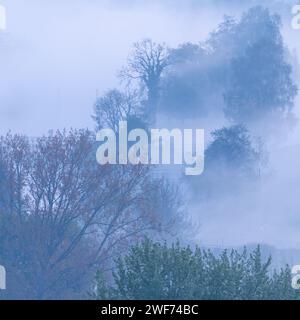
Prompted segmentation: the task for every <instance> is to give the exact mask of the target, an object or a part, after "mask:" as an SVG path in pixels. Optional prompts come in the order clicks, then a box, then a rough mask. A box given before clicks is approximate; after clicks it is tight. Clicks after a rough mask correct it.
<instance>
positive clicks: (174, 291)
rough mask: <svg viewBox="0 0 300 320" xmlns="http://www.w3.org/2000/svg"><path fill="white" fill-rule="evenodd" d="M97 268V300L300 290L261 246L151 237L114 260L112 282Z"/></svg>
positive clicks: (263, 295) (282, 294)
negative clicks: (211, 245) (214, 246)
mask: <svg viewBox="0 0 300 320" xmlns="http://www.w3.org/2000/svg"><path fill="white" fill-rule="evenodd" d="M105 279H106V277H105V275H104V274H103V273H102V272H101V271H99V272H98V274H97V277H96V289H95V290H94V291H93V292H92V293H91V297H92V298H94V299H101V300H106V299H133V300H139V299H140V300H148V299H154V300H155V299H156V300H160V299H167V300H168V299H170V300H176V299H178V300H180V299H184V300H185V299H195V300H292V299H299V298H300V293H299V292H298V291H297V290H294V289H293V288H292V286H291V281H292V275H291V269H290V267H289V266H286V267H285V268H282V269H280V270H279V271H275V270H272V267H271V257H269V258H268V259H266V260H265V261H264V259H263V258H262V255H261V251H260V247H259V246H258V247H257V248H256V249H255V250H254V251H252V252H247V249H246V248H244V250H243V251H242V252H239V251H237V250H224V251H223V253H222V254H220V255H215V254H213V253H212V252H211V251H209V250H205V249H200V248H198V247H196V248H195V249H192V248H191V247H184V246H180V244H179V243H176V244H173V245H171V246H168V245H167V244H166V243H163V244H162V243H159V242H154V241H151V240H149V239H145V240H144V241H142V242H140V243H138V244H136V245H134V246H132V247H131V248H130V250H129V252H128V253H127V254H126V255H125V256H124V257H120V258H119V259H118V260H116V270H115V271H114V273H113V279H112V280H111V281H107V280H105Z"/></svg>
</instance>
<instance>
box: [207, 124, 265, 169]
mask: <svg viewBox="0 0 300 320" xmlns="http://www.w3.org/2000/svg"><path fill="white" fill-rule="evenodd" d="M211 135H212V137H213V141H212V142H211V143H210V145H209V146H208V147H207V149H206V151H205V159H206V162H207V166H208V167H209V166H212V167H225V168H226V169H228V168H231V169H235V170H242V171H247V172H252V171H253V169H254V167H255V165H256V164H257V161H258V160H259V158H260V156H261V155H260V154H259V153H258V151H257V150H255V149H254V147H253V145H252V142H251V138H250V135H249V133H248V130H247V129H246V127H244V126H242V125H235V126H232V127H228V128H226V127H225V128H222V129H219V130H215V131H213V132H212V133H211Z"/></svg>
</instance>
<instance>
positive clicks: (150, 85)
mask: <svg viewBox="0 0 300 320" xmlns="http://www.w3.org/2000/svg"><path fill="white" fill-rule="evenodd" d="M168 57H169V54H168V49H167V48H166V46H165V45H161V44H157V43H155V42H153V41H152V40H150V39H144V40H142V41H141V42H137V43H135V44H134V45H133V52H132V54H131V56H130V58H129V60H128V65H127V67H126V68H124V69H123V70H122V71H121V78H123V79H126V80H129V81H131V80H134V79H137V80H139V81H140V82H141V83H142V85H144V86H145V87H146V90H147V99H148V101H147V102H148V103H147V104H148V106H149V107H151V108H156V106H157V100H158V95H159V85H160V80H161V76H162V73H163V71H164V70H165V69H166V67H167V66H168V65H169V58H168ZM152 111H153V110H152ZM154 112H155V110H154Z"/></svg>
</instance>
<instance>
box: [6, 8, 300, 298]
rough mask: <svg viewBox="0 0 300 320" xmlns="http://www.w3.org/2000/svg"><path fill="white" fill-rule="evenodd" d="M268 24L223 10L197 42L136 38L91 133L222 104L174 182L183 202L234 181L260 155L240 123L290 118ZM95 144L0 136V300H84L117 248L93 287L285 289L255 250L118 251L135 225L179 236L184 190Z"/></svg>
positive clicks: (81, 135) (142, 293)
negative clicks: (204, 142)
mask: <svg viewBox="0 0 300 320" xmlns="http://www.w3.org/2000/svg"><path fill="white" fill-rule="evenodd" d="M280 28H281V22H280V18H279V16H278V15H274V14H271V13H270V12H269V10H267V9H264V8H261V7H255V8H252V9H250V10H249V11H248V12H246V13H245V14H244V15H243V16H242V17H241V19H240V20H236V19H234V18H230V17H226V18H225V20H224V21H223V23H221V24H220V26H219V27H218V28H217V29H216V30H215V31H214V32H212V33H211V35H210V36H209V39H207V41H205V42H204V43H200V44H191V43H185V44H182V45H181V46H179V47H178V48H168V47H167V46H166V45H164V44H157V43H154V42H153V41H151V40H149V39H146V40H143V41H141V42H139V43H136V44H135V45H134V47H133V50H132V52H131V55H130V58H129V60H128V63H127V65H126V66H125V67H124V68H123V69H122V71H121V72H120V77H121V79H122V80H123V83H125V84H126V85H125V86H124V87H125V88H124V89H112V90H109V91H108V92H106V93H104V94H103V95H102V96H101V97H99V98H98V99H97V101H96V103H95V106H94V112H93V119H94V120H95V129H96V130H98V129H101V128H103V127H109V128H113V129H116V128H117V125H118V122H119V121H120V120H127V121H128V129H129V130H131V129H132V128H146V129H147V128H149V127H150V126H151V125H153V124H155V122H156V119H157V116H158V115H160V114H162V113H164V114H167V116H168V118H170V119H171V118H178V117H182V115H183V114H184V115H185V116H190V117H193V118H195V119H199V118H202V117H205V116H207V115H209V114H213V115H215V114H222V116H224V117H226V119H227V120H228V121H229V123H230V126H229V127H225V128H216V130H214V131H213V133H212V138H213V139H212V142H211V144H209V146H208V147H207V149H206V158H207V161H206V169H205V173H204V175H203V176H200V177H197V178H195V179H190V180H188V181H185V182H187V183H188V185H189V186H191V188H192V190H193V192H194V194H195V197H194V199H195V201H202V199H203V197H208V196H212V197H214V198H213V199H214V200H215V199H216V198H215V195H216V193H217V191H218V190H220V191H221V192H223V191H224V189H226V190H227V191H228V192H231V191H232V190H239V189H240V185H239V182H240V181H241V182H243V181H244V179H246V178H247V177H249V176H250V177H253V176H254V177H255V176H257V173H258V172H260V167H261V163H262V162H263V160H262V158H263V157H262V153H261V152H260V148H257V147H256V146H254V145H253V141H252V138H251V135H250V133H249V128H248V127H250V126H251V125H252V124H253V123H254V122H255V123H256V122H259V121H262V122H263V121H264V120H265V119H277V120H278V119H279V120H278V121H280V122H285V121H287V120H288V119H291V118H292V117H293V116H292V111H293V101H294V98H295V96H296V93H297V88H296V86H295V84H294V82H293V79H292V66H291V64H290V63H289V58H290V56H289V54H288V52H287V50H286V47H285V45H284V43H283V39H282V36H281V32H280ZM249 84H251V85H249ZM209 106H211V108H210V107H209ZM116 130H117V129H116ZM96 149H97V145H96V139H95V132H94V131H92V130H71V131H69V132H67V131H58V132H55V133H53V132H52V133H51V132H50V133H49V134H48V135H45V136H43V137H39V138H36V139H30V138H28V137H26V136H24V135H13V134H11V133H8V134H7V135H5V136H2V137H0V265H3V266H5V267H6V270H7V277H8V278H7V290H5V291H1V292H0V297H1V298H14V299H26V298H27V299H68V298H83V297H85V293H86V292H87V291H89V290H90V287H91V283H93V281H94V277H95V273H96V271H97V270H104V269H111V268H112V269H114V264H113V263H112V261H113V259H114V258H115V257H116V256H120V255H121V253H124V252H127V251H128V250H130V251H129V254H128V255H127V256H125V258H121V259H120V260H119V261H118V262H117V264H116V268H117V269H116V271H115V284H114V285H111V286H110V285H108V284H107V283H106V279H104V280H105V281H104V282H103V286H102V280H100V278H99V279H98V286H97V287H98V291H97V295H96V296H97V297H99V298H103V297H104V298H105V297H107V298H108V297H115V298H122V297H123V298H128V299H132V298H142V297H144V298H167V297H169V298H174V299H179V298H181V299H184V298H197V299H213V298H216V299H221V298H228V299H229V298H233V299H236V298H243V299H244V298H245V299H246V298H249V299H250V298H253V299H254V298H259V299H263V298H275V296H274V295H275V294H277V296H276V297H278V298H281V297H282V298H286V297H288V295H290V297H292V294H293V292H291V289H290V283H289V277H290V275H289V273H288V269H286V270H281V271H280V272H279V273H274V274H272V276H271V275H270V273H269V272H268V270H267V269H269V268H270V262H267V264H264V263H262V262H261V261H260V257H259V256H260V255H259V251H256V252H254V253H252V254H251V255H250V256H249V255H247V254H246V253H243V254H240V253H238V252H235V251H233V252H232V253H229V252H227V253H224V254H223V255H222V256H220V257H215V256H213V255H212V254H211V253H210V252H207V251H201V250H199V249H197V250H195V251H193V250H191V249H189V248H181V247H180V246H179V245H174V246H173V247H172V248H168V247H167V246H165V245H159V244H156V243H152V242H151V241H149V240H147V241H145V242H144V243H143V244H141V245H137V246H134V247H132V248H131V249H129V248H130V244H131V243H132V242H135V241H137V240H139V239H141V238H143V237H144V236H145V235H146V234H149V235H151V236H153V238H155V237H156V236H158V235H160V236H161V235H162V236H163V237H168V236H169V235H172V233H170V231H174V230H175V231H176V233H177V235H178V233H179V231H180V230H181V231H182V229H183V223H182V216H183V213H185V212H184V207H185V206H184V199H183V197H182V194H181V192H180V188H179V187H178V186H177V185H174V184H173V183H170V182H169V181H168V180H167V179H165V178H162V177H157V176H155V175H153V170H152V167H149V166H142V165H137V166H130V165H127V166H122V165H114V166H109V165H106V166H100V165H98V164H97V161H96V156H95V155H96ZM232 177H234V178H232ZM228 181H230V183H231V184H232V185H228V184H226V187H225V188H223V187H222V184H224V182H226V183H227V182H228ZM202 186H205V187H204V188H203V187H202ZM199 190H200V191H201V195H200V192H199ZM203 190H206V191H207V193H208V194H207V195H206V194H204V192H203ZM202 192H203V193H202ZM167 232H168V233H167ZM99 276H100V275H99ZM140 276H141V277H140ZM139 277H140V278H139ZM224 279H226V281H224ZM150 284H151V285H150ZM253 286H254V287H253ZM275 287H276V288H277V289H275ZM154 288H155V291H154Z"/></svg>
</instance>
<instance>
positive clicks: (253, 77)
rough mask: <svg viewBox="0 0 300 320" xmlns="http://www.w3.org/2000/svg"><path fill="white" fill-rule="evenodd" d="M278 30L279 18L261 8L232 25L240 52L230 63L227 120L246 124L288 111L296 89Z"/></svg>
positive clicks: (226, 107) (251, 10) (226, 91)
mask: <svg viewBox="0 0 300 320" xmlns="http://www.w3.org/2000/svg"><path fill="white" fill-rule="evenodd" d="M280 27H281V24H280V18H279V17H278V16H277V15H271V14H270V13H269V11H268V10H267V9H262V8H260V7H256V8H252V9H250V10H249V12H248V13H246V14H245V15H244V16H243V18H242V20H241V22H240V23H239V24H237V25H236V26H235V30H234V34H235V35H236V38H237V39H236V42H237V44H240V45H241V48H243V50H240V53H239V55H236V56H234V57H233V58H232V60H231V62H230V77H229V85H228V88H227V89H226V90H225V93H224V99H225V109H224V111H225V115H226V116H227V117H228V118H230V119H232V120H234V121H236V122H244V123H247V122H250V121H255V120H257V119H262V118H264V117H265V116H268V115H272V114H278V115H279V116H284V115H286V113H289V112H290V111H291V108H292V106H293V101H294V98H295V96H296V94H297V87H296V85H295V84H294V82H293V80H292V77H291V74H292V67H291V65H290V64H289V63H288V62H287V50H286V48H285V47H284V44H283V40H282V36H281V33H280ZM243 43H244V45H242V44H243Z"/></svg>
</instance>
